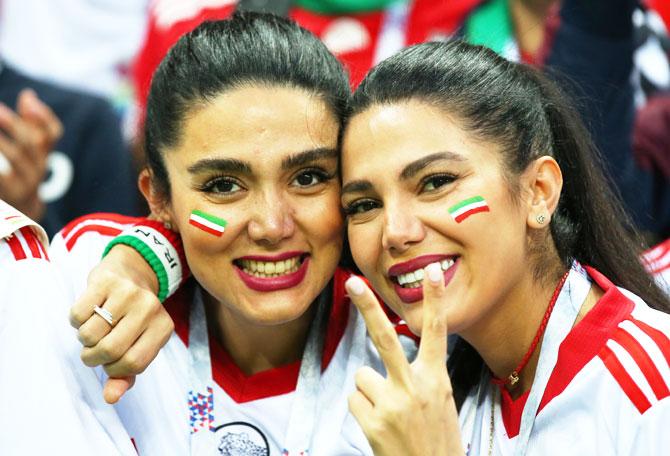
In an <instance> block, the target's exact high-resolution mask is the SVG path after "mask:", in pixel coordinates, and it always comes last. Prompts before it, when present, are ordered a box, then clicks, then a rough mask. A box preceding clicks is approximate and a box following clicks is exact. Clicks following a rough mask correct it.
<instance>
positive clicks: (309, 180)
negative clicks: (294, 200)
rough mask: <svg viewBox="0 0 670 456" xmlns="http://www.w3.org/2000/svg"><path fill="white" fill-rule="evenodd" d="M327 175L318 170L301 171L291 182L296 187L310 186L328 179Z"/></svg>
mask: <svg viewBox="0 0 670 456" xmlns="http://www.w3.org/2000/svg"><path fill="white" fill-rule="evenodd" d="M328 178H329V176H328V175H327V174H326V173H324V172H320V171H314V170H312V171H303V172H301V173H300V174H298V175H297V176H296V177H295V179H293V182H292V184H293V185H296V186H298V187H311V186H313V185H316V184H320V183H321V182H324V181H326V180H328Z"/></svg>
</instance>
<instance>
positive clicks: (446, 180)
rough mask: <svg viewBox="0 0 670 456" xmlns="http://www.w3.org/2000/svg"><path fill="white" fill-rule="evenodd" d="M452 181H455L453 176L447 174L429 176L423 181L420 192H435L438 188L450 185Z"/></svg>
mask: <svg viewBox="0 0 670 456" xmlns="http://www.w3.org/2000/svg"><path fill="white" fill-rule="evenodd" d="M454 180H456V177H455V176H451V175H447V174H441V175H438V176H431V177H429V178H428V179H426V180H424V181H423V186H422V187H421V190H422V191H424V192H429V191H431V190H437V189H438V188H440V187H442V186H445V185H447V184H451V183H452V182H453V181H454Z"/></svg>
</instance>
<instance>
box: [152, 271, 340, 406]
mask: <svg viewBox="0 0 670 456" xmlns="http://www.w3.org/2000/svg"><path fill="white" fill-rule="evenodd" d="M350 275H351V273H350V272H348V271H345V270H343V269H340V268H338V269H337V270H336V271H335V276H334V278H333V302H332V307H331V312H330V318H329V320H328V327H327V329H326V338H325V341H324V346H323V356H322V359H323V366H322V368H323V369H325V368H326V367H328V364H329V363H330V361H331V360H332V359H333V356H334V355H335V351H336V350H337V347H338V345H339V343H340V340H341V339H342V336H343V335H344V331H345V329H346V327H347V321H348V319H349V308H350V301H349V298H347V297H346V296H345V294H344V282H345V281H346V280H347V279H348V278H349V276H350ZM195 285H196V282H195V281H194V280H190V281H189V282H188V283H187V284H186V285H184V286H182V287H181V288H180V289H179V291H177V293H175V294H174V295H173V296H172V297H170V298H169V299H168V300H166V301H165V308H166V309H167V311H168V313H169V314H170V316H171V317H172V320H173V321H174V325H175V332H176V333H177V335H178V336H179V338H180V339H181V340H182V342H183V343H184V345H186V346H188V329H189V308H190V304H191V303H192V302H193V295H194V292H195ZM209 343H210V351H211V358H212V376H213V377H214V381H215V382H216V383H217V384H218V385H219V386H220V387H221V388H223V390H224V391H225V392H226V393H227V394H228V395H229V396H230V397H231V398H232V399H233V400H234V401H235V402H237V403H243V402H249V401H254V400H257V399H263V398H268V397H274V396H279V395H282V394H287V393H290V392H292V391H294V390H295V387H296V384H297V382H298V374H299V372H300V361H296V362H294V363H291V364H287V365H284V366H279V367H275V368H273V369H268V370H265V371H262V372H258V373H256V374H253V375H245V374H244V373H243V372H242V371H241V370H240V368H239V367H238V366H237V365H236V364H235V362H234V361H233V359H232V358H231V357H230V355H229V354H228V352H227V351H226V349H225V348H224V347H223V346H222V345H221V344H220V343H219V342H218V341H217V340H215V339H213V338H211V337H210V342H209Z"/></svg>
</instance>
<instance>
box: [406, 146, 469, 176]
mask: <svg viewBox="0 0 670 456" xmlns="http://www.w3.org/2000/svg"><path fill="white" fill-rule="evenodd" d="M440 160H449V161H459V162H462V161H465V160H466V158H465V157H463V156H462V155H459V154H457V153H455V152H449V151H445V152H436V153H434V154H430V155H427V156H425V157H421V158H420V159H418V160H415V161H413V162H411V163H409V164H408V165H407V166H405V167H404V168H403V169H402V171H401V172H400V180H407V179H410V178H411V177H414V175H415V174H416V173H418V172H419V171H421V170H422V169H424V168H425V167H426V166H428V165H430V164H431V163H433V162H436V161H440Z"/></svg>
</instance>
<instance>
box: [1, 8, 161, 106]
mask: <svg viewBox="0 0 670 456" xmlns="http://www.w3.org/2000/svg"><path fill="white" fill-rule="evenodd" d="M148 4H149V0H49V1H48V2H45V1H43V0H1V1H0V54H1V55H2V56H3V58H4V59H5V60H6V61H7V62H8V63H9V64H10V65H12V66H13V67H14V68H17V69H18V70H19V71H21V72H23V73H24V74H26V75H28V76H30V77H33V78H36V79H39V80H42V81H46V82H49V83H52V84H56V85H62V86H64V87H67V88H69V89H74V90H78V91H83V92H87V93H91V94H94V95H97V96H99V97H102V98H105V99H107V100H108V101H110V102H111V103H112V105H113V106H114V108H115V111H116V113H117V114H118V115H119V116H120V117H123V118H125V114H126V113H127V112H129V109H128V108H129V107H130V105H131V103H132V100H133V94H132V85H131V84H130V71H129V69H130V65H131V62H132V60H133V58H134V57H135V55H136V54H137V51H138V48H139V46H140V45H141V43H142V39H143V36H144V31H145V29H144V28H145V25H146V15H147V10H148ZM36 31H38V33H36Z"/></svg>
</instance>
